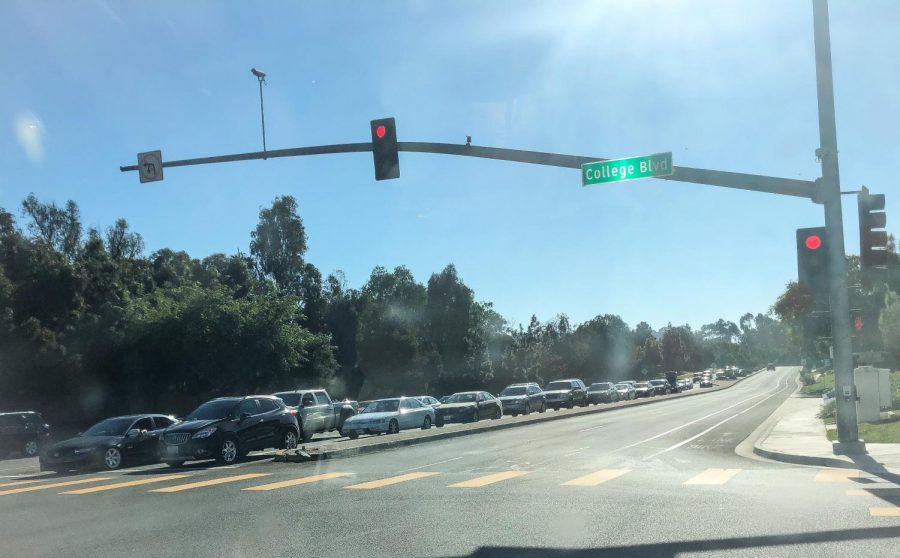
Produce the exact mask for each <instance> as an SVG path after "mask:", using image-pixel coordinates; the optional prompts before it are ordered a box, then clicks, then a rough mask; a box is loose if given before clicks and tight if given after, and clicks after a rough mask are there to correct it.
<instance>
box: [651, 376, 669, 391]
mask: <svg viewBox="0 0 900 558" xmlns="http://www.w3.org/2000/svg"><path fill="white" fill-rule="evenodd" d="M650 385H651V386H653V389H654V391H655V393H656V395H668V394H669V393H671V392H672V386H671V384H669V382H668V380H663V379H656V380H650Z"/></svg>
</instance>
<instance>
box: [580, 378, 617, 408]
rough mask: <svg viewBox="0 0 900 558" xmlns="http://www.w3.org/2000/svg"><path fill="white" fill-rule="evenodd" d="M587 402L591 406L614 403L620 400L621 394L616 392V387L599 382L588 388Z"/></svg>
mask: <svg viewBox="0 0 900 558" xmlns="http://www.w3.org/2000/svg"><path fill="white" fill-rule="evenodd" d="M587 400H588V403H590V404H591V405H596V404H597V403H614V402H616V401H618V400H619V392H618V391H616V386H614V385H613V384H611V383H610V382H598V383H596V384H591V385H590V386H588V390H587Z"/></svg>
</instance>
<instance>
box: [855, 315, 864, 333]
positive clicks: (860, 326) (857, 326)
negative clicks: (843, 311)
mask: <svg viewBox="0 0 900 558" xmlns="http://www.w3.org/2000/svg"><path fill="white" fill-rule="evenodd" d="M853 328H854V329H855V330H856V331H862V329H863V319H862V318H861V317H859V316H857V317H856V319H855V320H853Z"/></svg>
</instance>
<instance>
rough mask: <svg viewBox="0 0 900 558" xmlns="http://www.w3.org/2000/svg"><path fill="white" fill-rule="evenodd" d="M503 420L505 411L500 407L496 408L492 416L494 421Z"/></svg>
mask: <svg viewBox="0 0 900 558" xmlns="http://www.w3.org/2000/svg"><path fill="white" fill-rule="evenodd" d="M501 418H503V411H501V410H500V407H494V413H493V415H492V416H491V419H492V420H499V419H501Z"/></svg>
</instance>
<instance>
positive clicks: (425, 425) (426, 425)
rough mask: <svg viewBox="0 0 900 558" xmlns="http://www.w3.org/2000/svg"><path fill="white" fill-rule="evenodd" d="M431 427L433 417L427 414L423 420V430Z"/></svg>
mask: <svg viewBox="0 0 900 558" xmlns="http://www.w3.org/2000/svg"><path fill="white" fill-rule="evenodd" d="M429 428H431V417H430V416H428V415H425V420H424V421H422V430H428V429H429Z"/></svg>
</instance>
